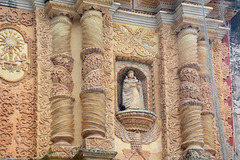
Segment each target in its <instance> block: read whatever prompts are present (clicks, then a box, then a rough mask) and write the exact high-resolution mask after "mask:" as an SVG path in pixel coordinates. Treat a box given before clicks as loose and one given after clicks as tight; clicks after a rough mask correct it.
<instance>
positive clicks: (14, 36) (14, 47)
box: [0, 28, 30, 82]
mask: <svg viewBox="0 0 240 160" xmlns="http://www.w3.org/2000/svg"><path fill="white" fill-rule="evenodd" d="M29 63H30V62H29V58H28V45H27V44H26V43H25V40H24V38H23V36H22V35H21V33H19V32H18V31H16V30H14V29H10V28H5V29H2V30H1V31H0V64H1V69H0V76H1V77H2V78H3V79H5V80H7V81H10V82H14V81H18V80H20V79H22V78H23V76H24V75H25V72H27V71H28V67H29Z"/></svg>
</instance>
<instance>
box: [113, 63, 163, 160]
mask: <svg viewBox="0 0 240 160" xmlns="http://www.w3.org/2000/svg"><path fill="white" fill-rule="evenodd" d="M115 76H116V80H117V94H116V95H117V97H116V110H115V113H116V114H115V115H116V121H115V135H116V136H117V137H118V138H120V139H121V140H122V142H124V143H130V148H129V149H128V148H125V149H123V150H122V153H123V154H124V156H125V158H126V159H128V157H132V158H131V159H133V160H135V159H136V160H137V159H139V160H141V159H149V158H150V155H151V152H149V151H146V150H142V145H148V144H150V143H152V142H154V141H156V140H157V139H158V137H159V134H160V130H161V125H160V123H159V122H158V120H157V115H156V114H155V113H154V112H152V107H151V106H152V98H151V97H152V93H151V91H152V85H151V67H150V66H148V65H146V64H141V63H136V62H131V61H117V62H116V74H115Z"/></svg>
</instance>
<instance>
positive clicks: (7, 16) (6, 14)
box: [0, 7, 34, 26]
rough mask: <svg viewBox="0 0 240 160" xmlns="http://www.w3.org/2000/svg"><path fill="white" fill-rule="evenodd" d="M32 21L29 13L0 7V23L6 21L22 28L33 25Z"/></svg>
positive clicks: (32, 17) (31, 15)
mask: <svg viewBox="0 0 240 160" xmlns="http://www.w3.org/2000/svg"><path fill="white" fill-rule="evenodd" d="M33 19H34V16H33V14H32V13H31V12H30V11H25V10H20V9H13V8H8V7H0V22H4V21H7V22H10V23H17V24H22V25H24V26H32V25H33V24H34V23H33Z"/></svg>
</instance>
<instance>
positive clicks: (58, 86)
mask: <svg viewBox="0 0 240 160" xmlns="http://www.w3.org/2000/svg"><path fill="white" fill-rule="evenodd" d="M50 5H52V4H51V3H49V4H48V6H50ZM52 9H53V8H52ZM52 9H50V10H47V12H48V13H50V12H53V13H55V11H54V10H52ZM71 26H72V23H71V21H70V19H69V18H68V17H67V16H61V15H59V16H56V17H53V18H52V19H51V33H52V47H53V55H54V56H53V57H51V60H52V63H53V65H54V69H53V72H52V74H51V77H52V82H53V87H52V90H51V94H50V96H51V97H50V101H51V104H52V106H51V110H52V111H51V114H52V123H51V141H52V142H53V145H63V146H66V145H67V146H69V145H71V143H72V141H73V139H74V136H73V132H74V130H73V125H74V124H73V102H74V98H73V97H72V95H71V94H72V90H73V80H72V76H71V72H72V70H73V58H72V57H71V49H70V38H71V35H70V33H71Z"/></svg>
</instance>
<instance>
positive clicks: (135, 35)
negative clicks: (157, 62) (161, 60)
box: [113, 23, 157, 57]
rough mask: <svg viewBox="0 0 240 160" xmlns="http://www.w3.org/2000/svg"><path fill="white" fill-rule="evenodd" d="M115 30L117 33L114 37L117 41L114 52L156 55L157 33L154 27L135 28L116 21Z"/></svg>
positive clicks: (142, 55)
mask: <svg viewBox="0 0 240 160" xmlns="http://www.w3.org/2000/svg"><path fill="white" fill-rule="evenodd" d="M113 31H114V33H115V35H114V36H113V38H114V40H115V41H116V44H115V45H114V50H113V51H114V52H116V53H123V54H126V55H129V54H131V55H132V54H136V55H139V56H141V57H149V56H150V57H155V56H156V53H157V51H156V50H155V46H156V44H157V43H156V42H155V41H154V37H155V35H156V31H155V30H154V29H145V28H138V29H136V30H134V29H133V28H131V27H129V26H126V25H120V24H117V23H114V24H113Z"/></svg>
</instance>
